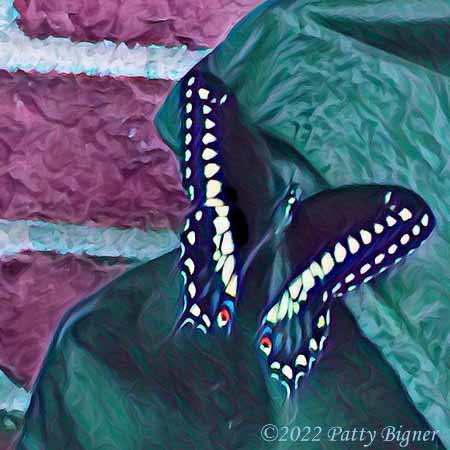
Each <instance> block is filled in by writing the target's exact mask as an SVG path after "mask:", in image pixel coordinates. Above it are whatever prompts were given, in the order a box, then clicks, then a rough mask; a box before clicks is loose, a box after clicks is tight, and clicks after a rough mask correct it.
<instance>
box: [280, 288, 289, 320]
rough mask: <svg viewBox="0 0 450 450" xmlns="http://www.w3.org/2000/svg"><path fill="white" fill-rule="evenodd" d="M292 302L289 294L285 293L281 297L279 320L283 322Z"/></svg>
mask: <svg viewBox="0 0 450 450" xmlns="http://www.w3.org/2000/svg"><path fill="white" fill-rule="evenodd" d="M290 301H291V299H290V297H289V293H288V292H287V291H285V292H284V293H283V296H282V297H281V301H280V306H279V308H278V320H283V319H284V317H285V316H286V313H287V311H288V306H289V302H290Z"/></svg>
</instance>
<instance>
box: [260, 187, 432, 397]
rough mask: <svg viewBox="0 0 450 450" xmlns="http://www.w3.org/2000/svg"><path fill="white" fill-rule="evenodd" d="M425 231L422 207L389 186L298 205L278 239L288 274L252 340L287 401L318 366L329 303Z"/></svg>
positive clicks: (409, 248)
mask: <svg viewBox="0 0 450 450" xmlns="http://www.w3.org/2000/svg"><path fill="white" fill-rule="evenodd" d="M433 227H434V217H433V214H432V212H431V210H430V208H429V207H428V205H427V204H426V203H425V202H424V201H423V200H422V199H421V198H420V197H419V196H418V195H416V194H414V193H413V192H411V191H409V190H407V189H404V188H399V187H394V186H378V185H371V186H353V187H345V188H339V189H335V190H329V191H324V192H322V193H320V194H317V195H315V196H313V197H311V198H309V199H306V200H305V201H303V202H302V203H300V204H299V206H298V207H297V208H296V210H295V212H294V216H293V220H292V225H291V226H290V227H289V228H288V230H287V231H286V241H287V248H288V249H289V253H290V259H291V261H292V262H293V265H294V267H295V270H294V272H293V275H292V276H291V277H290V278H289V279H288V280H287V281H286V282H285V284H284V285H283V287H282V289H281V290H280V292H279V294H278V295H276V296H275V298H274V299H273V300H272V301H271V302H270V303H269V305H268V306H267V307H266V310H265V312H264V314H263V317H262V320H261V324H260V329H259V332H258V347H259V349H260V351H261V352H262V354H263V356H264V358H265V360H266V363H267V367H268V369H269V372H270V375H271V376H272V377H273V378H276V379H278V380H279V381H280V382H281V383H282V384H283V386H285V387H286V390H287V392H288V394H290V393H291V392H293V391H295V390H296V389H298V388H299V387H300V386H301V383H302V381H303V379H304V378H305V377H306V376H307V374H308V373H309V372H310V371H311V368H312V367H313V365H314V364H315V363H316V362H317V361H318V359H320V356H321V354H322V351H323V349H324V347H325V345H326V340H327V338H328V335H329V330H330V320H331V309H332V303H333V302H334V301H335V300H336V299H339V298H341V297H343V296H344V295H345V294H346V293H347V292H350V291H352V290H354V289H356V288H357V287H358V286H359V285H360V284H362V283H368V282H370V281H371V280H372V279H373V278H374V277H376V276H377V275H379V274H381V273H383V272H384V271H386V270H387V269H388V268H390V267H391V266H393V265H394V264H396V263H398V262H400V261H401V260H402V259H403V258H404V257H406V256H407V255H409V254H411V253H412V252H414V250H415V249H416V248H417V247H419V246H420V245H421V244H422V243H423V242H424V240H425V239H426V238H427V237H428V236H429V235H430V233H431V231H432V229H433Z"/></svg>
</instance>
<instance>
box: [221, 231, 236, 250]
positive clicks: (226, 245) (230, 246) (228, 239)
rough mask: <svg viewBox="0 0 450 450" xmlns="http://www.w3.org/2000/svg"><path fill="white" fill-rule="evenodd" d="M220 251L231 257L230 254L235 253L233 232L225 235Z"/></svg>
mask: <svg viewBox="0 0 450 450" xmlns="http://www.w3.org/2000/svg"><path fill="white" fill-rule="evenodd" d="M220 250H221V251H222V253H223V254H224V255H229V254H231V253H233V251H234V243H233V237H232V235H231V231H227V232H226V233H225V234H224V235H223V239H222V245H221V247H220Z"/></svg>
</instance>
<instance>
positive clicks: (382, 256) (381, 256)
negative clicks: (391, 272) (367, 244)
mask: <svg viewBox="0 0 450 450" xmlns="http://www.w3.org/2000/svg"><path fill="white" fill-rule="evenodd" d="M383 259H384V253H380V254H379V255H377V256H376V257H375V264H380V263H381V262H382V261H383Z"/></svg>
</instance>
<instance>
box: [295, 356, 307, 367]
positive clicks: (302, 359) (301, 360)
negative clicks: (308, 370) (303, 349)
mask: <svg viewBox="0 0 450 450" xmlns="http://www.w3.org/2000/svg"><path fill="white" fill-rule="evenodd" d="M295 365H296V366H303V367H306V366H307V365H308V360H307V359H306V356H305V355H302V354H300V355H297V358H295Z"/></svg>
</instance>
